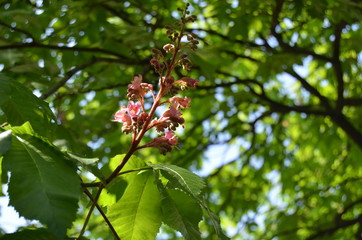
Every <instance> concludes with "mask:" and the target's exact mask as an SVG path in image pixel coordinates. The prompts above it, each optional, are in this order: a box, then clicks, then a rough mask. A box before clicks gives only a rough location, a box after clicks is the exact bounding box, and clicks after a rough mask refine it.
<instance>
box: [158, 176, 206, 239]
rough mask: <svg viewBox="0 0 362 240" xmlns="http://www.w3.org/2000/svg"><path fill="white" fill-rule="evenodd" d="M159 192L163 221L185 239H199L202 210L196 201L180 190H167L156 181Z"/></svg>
mask: <svg viewBox="0 0 362 240" xmlns="http://www.w3.org/2000/svg"><path fill="white" fill-rule="evenodd" d="M157 187H158V190H159V191H160V194H161V206H162V213H163V222H165V223H166V224H167V225H169V226H170V227H172V228H174V229H175V230H177V231H180V232H181V233H182V235H183V236H184V238H185V239H186V240H197V239H201V235H200V231H199V226H198V224H199V222H200V221H201V219H202V211H201V208H200V206H199V205H198V204H197V202H196V201H195V200H194V199H193V198H192V197H190V196H189V195H187V194H185V193H184V192H182V191H177V190H168V189H166V188H165V187H164V186H163V184H162V183H161V181H158V183H157Z"/></svg>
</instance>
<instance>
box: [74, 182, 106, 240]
mask: <svg viewBox="0 0 362 240" xmlns="http://www.w3.org/2000/svg"><path fill="white" fill-rule="evenodd" d="M103 188H104V187H103V185H101V186H100V187H99V189H98V191H97V193H96V196H95V197H94V199H93V200H92V202H93V204H92V206H91V207H90V209H89V212H88V214H87V217H86V218H85V220H84V224H83V227H82V229H81V230H80V233H79V236H78V238H77V239H78V240H80V239H81V238H82V236H83V234H84V232H85V230H86V228H87V225H88V222H89V219H90V217H91V216H92V212H93V210H94V208H95V206H96V205H97V201H98V199H99V196H100V195H101V193H102V190H103Z"/></svg>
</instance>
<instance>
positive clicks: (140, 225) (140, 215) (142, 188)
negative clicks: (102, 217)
mask: <svg viewBox="0 0 362 240" xmlns="http://www.w3.org/2000/svg"><path fill="white" fill-rule="evenodd" d="M154 181H155V177H154V175H153V173H152V172H151V171H145V172H142V173H139V174H137V175H136V176H135V177H134V178H133V181H132V182H131V183H130V184H129V185H128V187H127V188H126V191H125V193H124V194H123V196H122V198H121V199H120V200H119V201H118V202H117V203H115V204H114V205H112V206H110V207H108V211H107V213H108V217H109V220H110V221H111V223H112V225H113V226H114V228H115V229H116V231H117V233H118V234H119V237H120V238H121V239H122V240H145V239H155V236H156V234H157V232H158V230H159V227H160V226H161V222H162V212H161V204H160V194H159V192H158V190H157V187H156V185H155V183H154Z"/></svg>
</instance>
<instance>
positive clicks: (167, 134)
mask: <svg viewBox="0 0 362 240" xmlns="http://www.w3.org/2000/svg"><path fill="white" fill-rule="evenodd" d="M174 133H175V132H174V131H171V130H168V129H167V130H166V131H165V136H164V138H166V139H167V140H168V143H169V144H170V145H171V146H176V145H177V141H178V138H177V137H176V135H174Z"/></svg>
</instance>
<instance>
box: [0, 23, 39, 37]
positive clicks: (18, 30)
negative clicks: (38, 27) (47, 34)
mask: <svg viewBox="0 0 362 240" xmlns="http://www.w3.org/2000/svg"><path fill="white" fill-rule="evenodd" d="M0 25H2V26H4V27H7V28H9V29H10V30H13V31H15V32H19V33H23V34H25V35H26V36H28V37H30V38H31V39H32V40H33V41H36V40H35V38H34V36H33V35H32V34H31V33H30V32H28V31H25V30H23V29H20V28H18V27H12V26H11V25H9V24H7V23H5V22H3V21H1V20H0Z"/></svg>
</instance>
